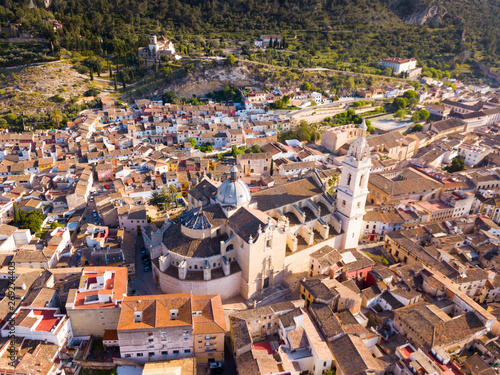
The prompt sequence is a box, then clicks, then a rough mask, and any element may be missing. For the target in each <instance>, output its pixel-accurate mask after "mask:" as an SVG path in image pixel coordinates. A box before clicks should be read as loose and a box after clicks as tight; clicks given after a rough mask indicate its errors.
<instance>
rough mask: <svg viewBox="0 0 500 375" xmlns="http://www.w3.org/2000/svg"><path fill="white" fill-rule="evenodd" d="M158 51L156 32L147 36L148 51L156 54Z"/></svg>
mask: <svg viewBox="0 0 500 375" xmlns="http://www.w3.org/2000/svg"><path fill="white" fill-rule="evenodd" d="M157 51H158V40H157V39H156V34H151V35H150V36H149V52H150V53H151V54H152V55H154V56H156V52H157Z"/></svg>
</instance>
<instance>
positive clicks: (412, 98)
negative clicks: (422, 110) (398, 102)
mask: <svg viewBox="0 0 500 375" xmlns="http://www.w3.org/2000/svg"><path fill="white" fill-rule="evenodd" d="M403 98H404V99H405V100H406V105H407V106H408V107H413V106H414V105H416V104H418V94H417V92H416V91H415V90H408V91H405V93H404V94H403Z"/></svg>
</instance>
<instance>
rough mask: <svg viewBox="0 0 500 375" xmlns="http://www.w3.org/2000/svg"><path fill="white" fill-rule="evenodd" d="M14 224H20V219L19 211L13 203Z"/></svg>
mask: <svg viewBox="0 0 500 375" xmlns="http://www.w3.org/2000/svg"><path fill="white" fill-rule="evenodd" d="M13 207H14V223H15V224H18V225H19V224H20V217H19V209H18V208H17V204H15V203H14V205H13Z"/></svg>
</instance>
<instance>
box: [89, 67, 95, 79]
mask: <svg viewBox="0 0 500 375" xmlns="http://www.w3.org/2000/svg"><path fill="white" fill-rule="evenodd" d="M90 80H91V81H93V80H94V69H92V68H90Z"/></svg>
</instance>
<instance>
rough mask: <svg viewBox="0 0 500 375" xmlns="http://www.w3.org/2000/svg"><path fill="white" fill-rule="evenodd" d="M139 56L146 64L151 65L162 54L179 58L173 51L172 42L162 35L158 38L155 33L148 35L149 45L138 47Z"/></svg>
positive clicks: (157, 60)
mask: <svg viewBox="0 0 500 375" xmlns="http://www.w3.org/2000/svg"><path fill="white" fill-rule="evenodd" d="M138 53H139V57H140V58H142V59H143V60H144V61H145V62H146V64H147V65H152V64H154V63H155V61H156V62H159V61H160V59H161V57H162V56H167V57H169V58H172V59H176V60H179V59H180V56H179V55H177V54H176V53H175V47H174V44H173V43H172V42H171V41H170V40H168V39H166V38H165V37H164V36H162V37H160V39H158V38H157V37H156V34H151V35H150V36H149V45H148V46H147V47H140V48H139V51H138Z"/></svg>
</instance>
